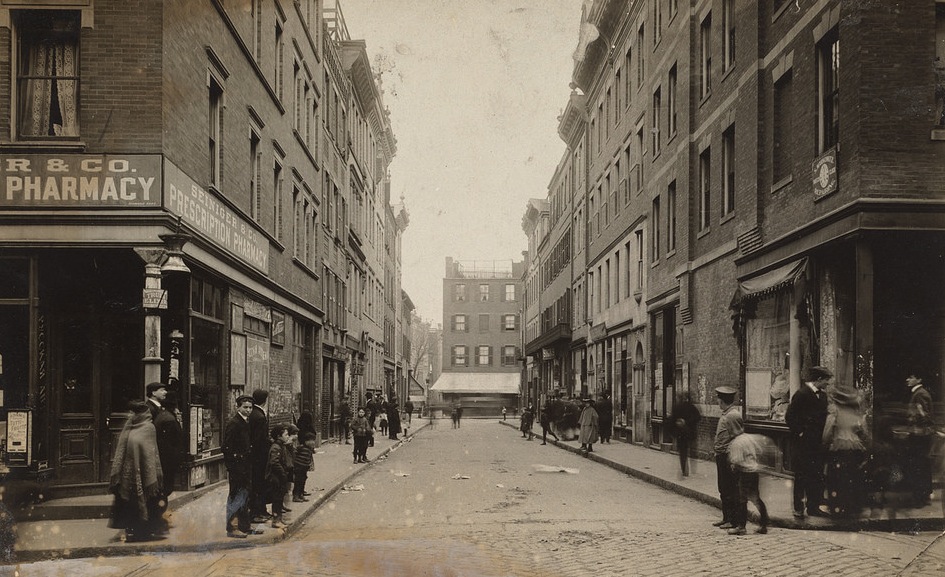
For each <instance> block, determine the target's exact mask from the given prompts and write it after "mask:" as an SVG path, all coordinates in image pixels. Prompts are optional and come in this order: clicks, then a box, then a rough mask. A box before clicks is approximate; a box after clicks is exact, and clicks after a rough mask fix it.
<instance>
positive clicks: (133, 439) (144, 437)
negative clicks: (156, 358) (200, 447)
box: [109, 410, 163, 540]
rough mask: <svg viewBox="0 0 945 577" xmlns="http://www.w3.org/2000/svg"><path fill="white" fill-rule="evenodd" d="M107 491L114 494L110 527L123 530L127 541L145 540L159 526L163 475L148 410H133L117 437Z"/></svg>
mask: <svg viewBox="0 0 945 577" xmlns="http://www.w3.org/2000/svg"><path fill="white" fill-rule="evenodd" d="M109 490H110V492H111V493H112V494H114V495H115V501H114V503H113V505H112V512H111V518H110V522H109V526H110V527H113V528H116V529H124V530H125V535H126V538H127V539H128V540H140V539H148V538H151V537H153V536H154V535H155V533H156V532H158V531H159V530H160V529H161V522H162V519H161V511H162V507H161V500H162V498H163V475H162V473H161V461H160V458H159V457H158V448H157V435H156V433H155V430H154V425H153V424H152V422H151V413H149V412H148V411H147V410H145V411H143V412H137V413H133V414H132V416H131V418H129V419H128V422H127V423H125V427H124V429H122V431H121V434H120V435H119V436H118V446H117V448H116V449H115V457H114V459H113V460H112V470H111V475H110V478H109Z"/></svg>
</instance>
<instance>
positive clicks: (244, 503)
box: [223, 395, 253, 538]
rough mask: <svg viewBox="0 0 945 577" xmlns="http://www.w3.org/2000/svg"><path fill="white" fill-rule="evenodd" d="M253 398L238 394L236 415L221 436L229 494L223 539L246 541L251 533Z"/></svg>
mask: <svg viewBox="0 0 945 577" xmlns="http://www.w3.org/2000/svg"><path fill="white" fill-rule="evenodd" d="M252 410H253V398H252V397H250V396H248V395H242V396H240V397H239V398H238V399H236V414H235V415H233V416H232V417H230V420H229V421H227V423H226V429H225V430H224V433H223V462H224V463H225V464H226V472H227V478H228V480H229V482H230V492H229V495H228V496H227V499H226V535H227V537H237V538H246V536H247V535H249V534H251V533H252V532H253V528H252V526H251V525H250V523H251V521H252V513H251V512H250V492H251V490H252V486H253V460H252V459H253V457H252V450H253V448H252V443H251V441H250V432H249V415H250V413H251V412H252Z"/></svg>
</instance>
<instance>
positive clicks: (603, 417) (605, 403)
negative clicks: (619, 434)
mask: <svg viewBox="0 0 945 577" xmlns="http://www.w3.org/2000/svg"><path fill="white" fill-rule="evenodd" d="M594 408H595V409H597V417H598V422H599V423H600V442H601V443H607V444H608V445H609V444H610V437H611V435H613V431H614V403H613V401H611V400H610V393H607V392H605V393H603V394H602V395H601V398H600V399H599V400H598V401H597V402H596V403H595V404H594Z"/></svg>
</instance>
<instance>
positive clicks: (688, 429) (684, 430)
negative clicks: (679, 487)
mask: <svg viewBox="0 0 945 577" xmlns="http://www.w3.org/2000/svg"><path fill="white" fill-rule="evenodd" d="M701 419H702V415H701V414H700V413H699V409H697V408H696V406H695V405H694V404H693V403H692V397H691V395H690V394H689V393H688V392H685V393H682V394H681V395H680V396H679V399H677V400H676V404H675V405H673V411H672V413H671V414H670V417H669V422H670V425H671V426H672V431H673V435H674V436H675V437H676V449H677V450H678V451H679V471H680V474H681V475H682V476H683V477H688V476H689V453H690V450H691V447H692V443H693V441H695V439H696V437H697V433H698V428H697V427H698V426H699V421H700V420H701Z"/></svg>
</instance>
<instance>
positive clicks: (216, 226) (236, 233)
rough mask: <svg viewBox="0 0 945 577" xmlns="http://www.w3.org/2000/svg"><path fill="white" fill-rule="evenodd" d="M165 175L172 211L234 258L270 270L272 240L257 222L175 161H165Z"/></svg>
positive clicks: (166, 199)
mask: <svg viewBox="0 0 945 577" xmlns="http://www.w3.org/2000/svg"><path fill="white" fill-rule="evenodd" d="M164 176H165V185H164V206H165V208H167V210H168V211H170V212H171V214H174V215H176V216H179V217H181V218H182V219H183V221H184V222H186V223H187V224H188V225H190V226H191V227H192V228H193V229H194V230H195V231H196V232H197V233H198V234H200V235H202V236H204V237H206V238H207V239H208V240H209V241H210V242H212V243H213V244H215V245H217V246H219V247H220V248H222V249H223V250H225V251H227V252H228V253H230V254H232V255H233V256H234V257H236V258H238V259H240V260H242V261H243V262H245V263H246V264H248V265H250V266H252V267H253V268H255V269H256V270H259V271H261V272H263V273H265V274H268V273H269V240H268V239H267V238H266V237H265V236H264V235H263V234H262V233H261V232H260V231H259V230H257V229H256V227H255V226H254V225H252V224H250V223H249V221H247V220H246V219H245V218H243V217H242V216H241V215H240V214H239V213H237V212H236V211H235V210H233V209H232V208H230V207H229V206H227V205H226V204H225V203H224V202H223V201H222V200H221V199H219V198H217V195H216V194H215V193H213V192H211V191H207V190H204V189H203V188H201V187H200V186H198V185H197V183H196V182H194V181H193V179H191V178H190V177H189V176H187V175H186V174H184V172H183V171H182V170H181V169H179V168H177V167H176V166H175V165H174V163H172V162H170V161H166V162H165V163H164Z"/></svg>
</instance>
